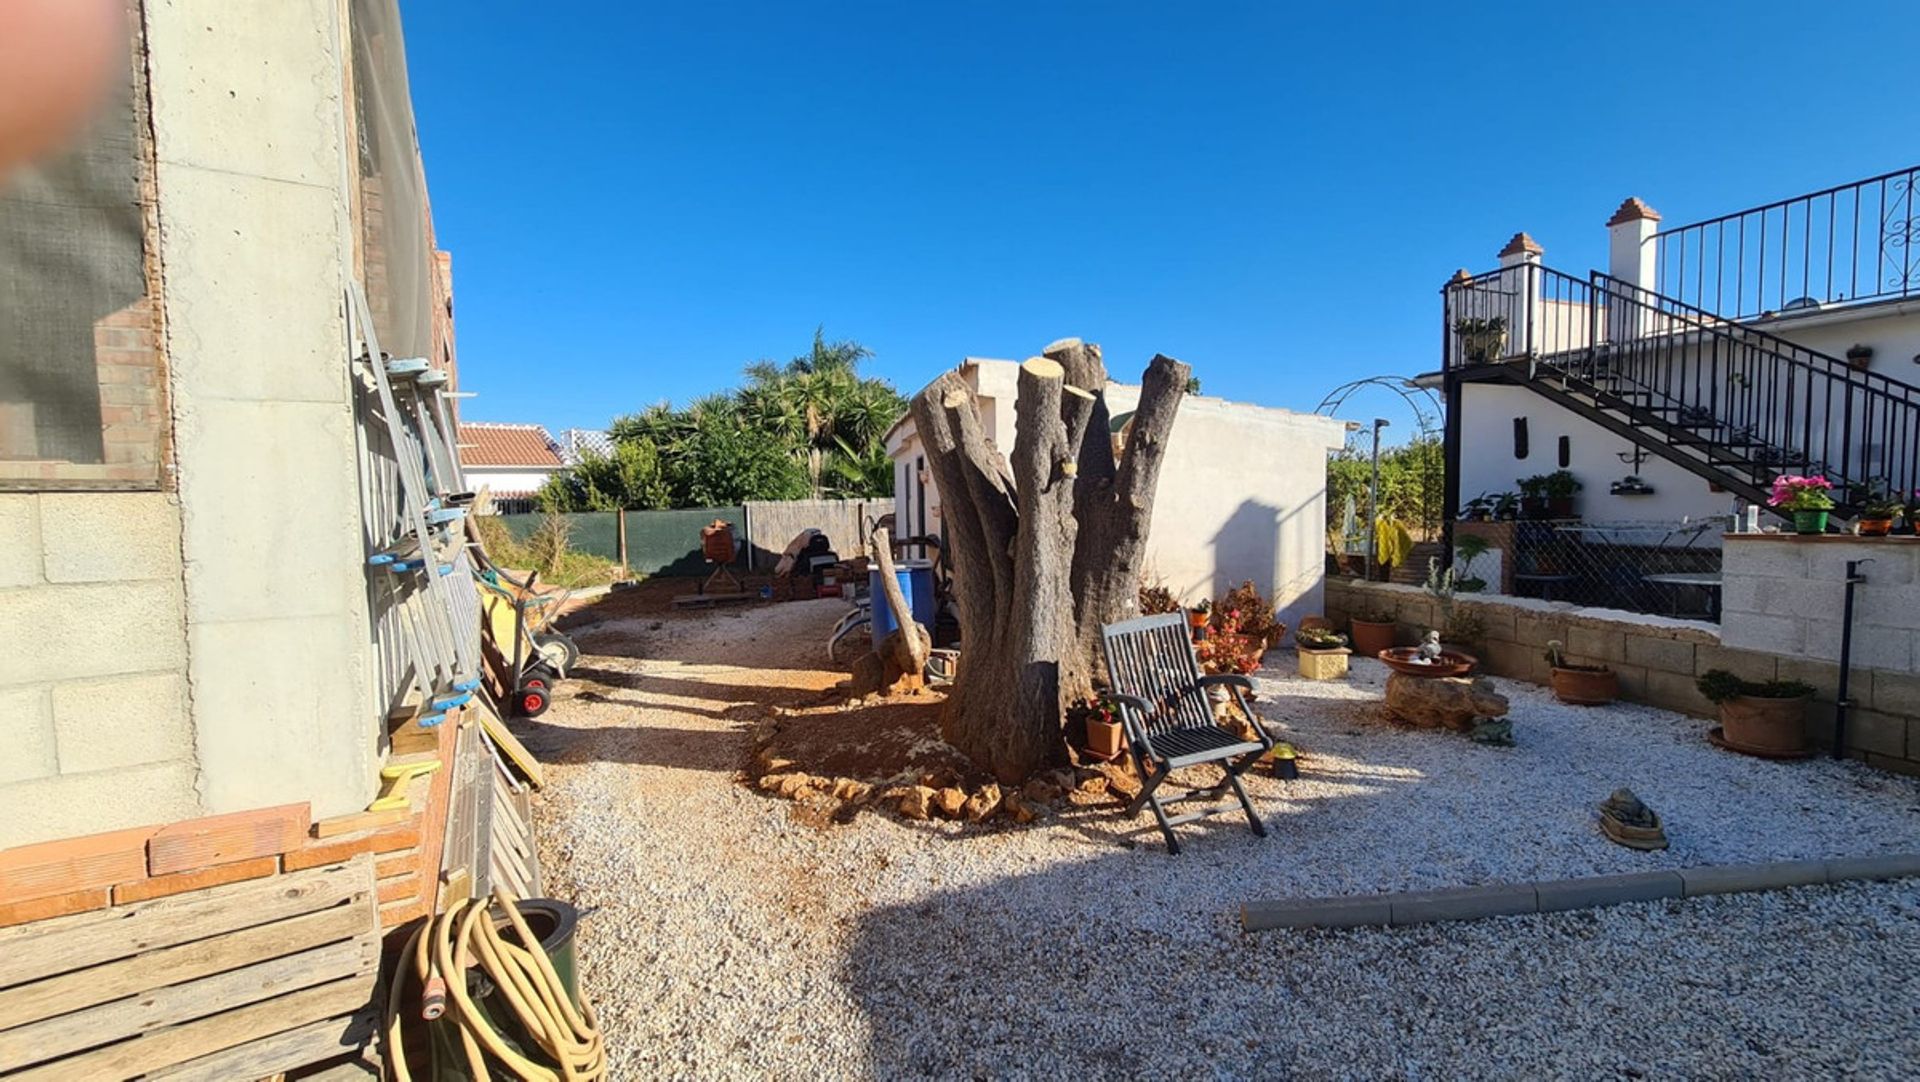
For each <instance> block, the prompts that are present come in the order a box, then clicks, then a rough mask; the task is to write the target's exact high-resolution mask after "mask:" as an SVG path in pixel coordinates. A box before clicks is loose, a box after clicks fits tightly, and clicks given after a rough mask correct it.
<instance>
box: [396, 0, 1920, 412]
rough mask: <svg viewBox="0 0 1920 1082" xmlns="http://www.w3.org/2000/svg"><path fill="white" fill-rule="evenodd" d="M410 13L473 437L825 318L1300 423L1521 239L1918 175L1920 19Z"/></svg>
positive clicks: (729, 359)
mask: <svg viewBox="0 0 1920 1082" xmlns="http://www.w3.org/2000/svg"><path fill="white" fill-rule="evenodd" d="M403 8H404V13H405V16H406V19H407V25H406V32H407V46H408V54H409V57H410V62H411V74H412V81H413V96H414V104H415V109H416V113H417V118H418V122H419V129H420V138H421V142H422V145H423V147H424V150H425V155H426V161H427V173H428V179H429V183H430V185H431V190H432V195H433V204H434V212H435V217H436V221H437V224H438V228H439V234H440V239H441V243H442V244H443V245H444V246H445V247H447V248H449V249H450V250H451V251H452V252H453V253H454V261H455V262H454V266H455V274H456V290H457V298H458V313H457V318H458V327H459V335H460V363H461V376H462V383H463V385H464V386H465V387H466V388H467V389H469V390H474V391H478V392H479V393H480V397H479V398H477V399H475V400H474V401H473V402H472V403H470V404H469V406H468V407H466V409H465V412H466V414H467V416H469V417H473V418H476V419H485V420H512V421H533V422H542V423H545V424H547V425H549V426H550V427H553V428H555V429H556V430H557V429H559V428H563V427H598V426H600V425H604V424H605V423H606V422H607V421H608V420H609V419H610V418H611V417H612V416H614V415H616V414H619V413H624V412H629V411H632V410H635V409H638V408H639V407H641V406H643V405H645V404H647V403H650V402H654V401H658V400H661V399H673V400H675V401H681V402H684V401H686V400H688V399H691V398H693V397H695V396H697V395H700V394H702V393H705V392H708V391H712V390H717V389H720V388H722V387H726V386H730V385H732V384H733V383H734V382H736V381H737V378H738V376H739V370H740V368H741V367H742V366H743V365H745V364H746V363H748V362H750V361H753V360H756V359H759V358H763V357H773V358H780V359H784V358H786V357H789V356H792V355H794V354H796V353H799V352H802V351H803V350H804V349H805V347H806V344H807V342H808V340H809V337H810V336H811V334H812V333H813V328H814V327H815V325H816V324H824V325H825V327H826V331H827V334H828V336H829V337H851V338H856V339H858V340H860V341H861V342H863V343H865V344H866V345H868V346H869V347H871V348H872V349H873V350H874V351H875V353H876V354H877V356H876V358H875V360H874V361H873V362H872V371H873V372H874V373H875V374H878V375H881V376H884V377H887V378H890V379H892V380H894V381H895V382H896V383H897V384H898V385H899V386H900V388H901V389H902V390H903V391H907V392H911V391H912V390H914V389H916V388H918V387H919V386H920V385H921V384H923V383H924V382H925V381H926V380H928V379H929V378H931V377H932V376H933V375H934V374H935V373H937V372H938V371H939V370H941V369H942V368H945V367H948V366H950V365H952V364H954V363H956V362H958V361H959V359H960V358H961V357H962V356H965V355H968V354H973V355H979V356H997V357H1011V358H1020V357H1025V356H1029V355H1031V354H1032V353H1034V352H1036V351H1037V350H1038V349H1039V347H1040V346H1042V345H1044V344H1045V343H1046V342H1048V341H1050V340H1052V339H1053V338H1056V337H1060V336H1063V335H1070V334H1071V335H1080V336H1082V337H1085V338H1087V339H1089V340H1092V341H1097V342H1100V343H1102V344H1103V345H1104V346H1105V348H1106V356H1107V363H1108V367H1109V369H1110V370H1111V371H1112V372H1113V373H1114V374H1115V375H1116V377H1117V378H1121V379H1131V378H1134V377H1136V376H1137V375H1138V373H1139V371H1140V369H1141V367H1142V366H1143V365H1144V364H1145V362H1146V360H1147V359H1148V358H1149V357H1151V356H1152V355H1153V353H1154V352H1156V351H1159V352H1164V353H1167V354H1170V355H1172V356H1175V357H1179V358H1181V359H1182V360H1185V361H1188V362H1189V363H1191V364H1192V365H1193V366H1194V370H1195V372H1196V374H1197V375H1199V376H1200V377H1201V379H1202V380H1203V381H1204V384H1205V390H1206V392H1207V393H1209V394H1219V395H1225V396H1227V397H1229V398H1234V399H1240V400H1245V401H1252V402H1259V403H1263V404H1267V405H1274V406H1284V407H1288V408H1293V409H1301V410H1310V409H1312V408H1313V407H1314V406H1315V405H1316V404H1317V403H1318V402H1319V401H1320V398H1321V396H1322V395H1323V394H1325V393H1326V392H1327V391H1328V390H1330V389H1331V388H1333V387H1334V386H1336V385H1338V384H1339V383H1341V382H1344V381H1346V380H1349V379H1353V378H1358V377H1362V376H1368V375H1376V374H1381V373H1404V374H1411V373H1414V372H1418V371H1424V370H1428V369H1431V368H1433V367H1435V365H1436V363H1437V358H1436V349H1437V346H1438V339H1439V312H1438V300H1437V290H1438V288H1439V286H1440V284H1441V283H1442V282H1443V281H1444V280H1445V279H1446V277H1447V276H1448V275H1449V274H1450V273H1451V272H1452V271H1453V270H1454V269H1455V268H1457V267H1461V266H1466V267H1469V268H1471V269H1474V270H1485V269H1489V268H1491V267H1492V266H1494V265H1495V264H1496V260H1495V258H1494V253H1495V252H1496V251H1498V249H1499V248H1500V246H1501V245H1502V244H1503V243H1504V242H1505V241H1506V239H1507V238H1508V237H1509V236H1510V235H1512V233H1513V232H1514V231H1515V230H1519V229H1525V230H1527V231H1529V232H1531V233H1532V234H1533V235H1534V236H1535V237H1536V238H1537V239H1538V240H1539V241H1540V242H1541V243H1542V244H1543V245H1545V247H1546V249H1547V253H1546V261H1547V262H1548V263H1549V264H1550V265H1553V266H1556V267H1560V268H1562V269H1565V270H1568V271H1573V272H1584V271H1585V270H1587V269H1589V268H1592V267H1596V266H1601V265H1602V264H1603V263H1604V260H1605V240H1606V234H1605V230H1604V228H1603V223H1604V222H1605V220H1606V218H1607V216H1608V215H1609V214H1610V213H1611V212H1612V210H1613V208H1614V207H1615V206H1616V205H1617V204H1618V203H1619V202H1620V200H1621V199H1622V198H1623V197H1625V196H1627V195H1630V194H1631V195H1640V196H1643V197H1644V198H1646V199H1647V200H1648V201H1649V202H1651V203H1652V204H1653V205H1654V206H1655V207H1656V208H1657V209H1659V210H1660V211H1661V212H1662V213H1663V214H1664V215H1665V216H1666V222H1667V224H1669V225H1677V224H1681V223H1683V222H1687V221H1692V220H1695V219H1698V218H1704V217H1711V216H1714V215H1718V214H1722V213H1726V212H1729V211H1734V210H1738V209H1741V208H1744V207H1747V206H1751V205H1754V204H1757V203H1762V202H1768V201H1771V200H1773V199H1775V198H1782V197H1786V196H1790V195H1795V194H1799V193H1801V192H1804V191H1809V190H1812V189H1816V188H1822V187H1826V186H1828V185H1831V184H1838V183H1841V182H1845V181H1851V180H1856V179H1860V178H1863V177H1866V176H1868V175H1871V174H1875V173H1880V172H1884V171H1887V170H1890V169H1895V168H1900V167H1905V166H1908V165H1912V164H1914V163H1915V162H1916V161H1920V94H1916V93H1915V89H1914V88H1915V85H1916V84H1915V81H1914V74H1913V71H1912V65H1911V64H1910V63H1909V62H1908V60H1909V58H1910V56H1911V54H1912V53H1913V51H1914V46H1915V36H1914V35H1915V31H1916V30H1920V10H1916V8H1915V6H1914V4H1913V3H1912V0H1842V2H1834V0H1828V2H1826V3H1818V4H1808V3H1805V2H1802V0H1793V2H1787V0H1743V2H1737V3H1736V2H1726V3H1714V4H1708V3H1684V4H1664V3H1662V4H1638V5H1636V4H1625V3H1611V4H1585V5H1575V4H1555V5H1541V4H1534V3H1525V4H1519V3H1516V4H1444V5H1443V4H1432V3H1422V4H1417V5H1414V4H1408V5H1398V4H1368V5H1347V4H1333V3H1326V4H1317V5H1312V6H1310V7H1309V6H1307V5H1294V4H1281V3H1246V4H1240V3H1233V4H1227V3H1194V4H1168V3H1138V4H1131V3H1130V4H1121V3H1110V4H1094V3H1077V4H1069V3H1044V2H1035V0H1029V2H1025V3H1007V4H1000V3H991V4H989V3H965V4H960V3H953V4H940V5H935V4H917V3H899V2H897V0H896V2H892V3H874V4H850V3H831V2H823V3H792V2H790V0H789V2H781V3H760V2H736V3H711V4H708V3H682V4H672V5H665V4H648V3H641V4H634V3H595V2H587V0H580V2H572V3H549V4H537V5H530V4H524V3H506V2H504V0H473V2H465V3H454V2H452V0H430V2H422V0H404V3H403ZM1362 8H1364V9H1366V10H1367V11H1368V12H1369V14H1366V15H1362V14H1361V13H1360V9H1362ZM1349 9H1352V10H1349ZM1387 406H1388V403H1387V402H1386V401H1384V400H1381V399H1365V398H1362V399H1356V400H1355V403H1354V407H1353V410H1352V414H1353V415H1354V416H1365V415H1370V414H1371V413H1373V412H1375V411H1376V410H1382V411H1386V412H1387V413H1388V415H1389V416H1395V417H1399V416H1402V415H1401V414H1399V413H1397V412H1395V411H1392V410H1388V409H1387ZM1403 430H1404V425H1403Z"/></svg>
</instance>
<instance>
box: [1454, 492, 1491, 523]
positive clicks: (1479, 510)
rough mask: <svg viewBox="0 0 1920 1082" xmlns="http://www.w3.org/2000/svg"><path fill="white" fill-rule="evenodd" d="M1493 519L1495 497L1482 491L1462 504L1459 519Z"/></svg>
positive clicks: (1469, 520)
mask: <svg viewBox="0 0 1920 1082" xmlns="http://www.w3.org/2000/svg"><path fill="white" fill-rule="evenodd" d="M1492 519H1493V497H1491V496H1488V495H1487V494H1486V493H1484V492H1482V493H1481V494H1480V495H1478V496H1475V497H1474V498H1473V499H1471V500H1468V501H1467V502H1466V503H1463V504H1461V505H1460V514H1459V521H1461V522H1489V521H1492Z"/></svg>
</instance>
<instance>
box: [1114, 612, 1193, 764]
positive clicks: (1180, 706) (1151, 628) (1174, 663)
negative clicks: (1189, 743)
mask: <svg viewBox="0 0 1920 1082" xmlns="http://www.w3.org/2000/svg"><path fill="white" fill-rule="evenodd" d="M1100 635H1101V638H1102V639H1103V640H1105V645H1106V654H1107V681H1108V682H1109V683H1110V684H1112V685H1113V690H1115V691H1118V692H1121V693H1123V694H1127V695H1137V696H1139V697H1140V698H1142V699H1145V700H1146V701H1147V702H1149V703H1151V704H1153V708H1154V709H1153V712H1152V713H1151V714H1149V715H1148V716H1147V717H1144V718H1141V719H1140V722H1141V724H1142V725H1144V726H1146V730H1147V735H1149V736H1156V735H1158V734H1160V733H1164V732H1169V731H1172V730H1174V729H1193V728H1198V727H1201V726H1207V725H1214V724H1217V723H1216V722H1215V721H1214V719H1213V709H1212V707H1211V706H1209V705H1208V703H1207V695H1206V692H1204V691H1202V690H1201V689H1200V663H1199V661H1198V660H1196V659H1195V657H1194V656H1193V639H1192V637H1191V633H1190V632H1189V631H1188V629H1187V617H1186V614H1185V613H1181V612H1170V613H1166V614H1164V615H1160V616H1142V617H1140V618H1139V619H1137V620H1123V621H1121V622H1120V623H1117V624H1108V625H1107V626H1105V627H1103V628H1101V629H1100Z"/></svg>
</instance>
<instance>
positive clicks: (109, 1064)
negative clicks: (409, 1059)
mask: <svg viewBox="0 0 1920 1082" xmlns="http://www.w3.org/2000/svg"><path fill="white" fill-rule="evenodd" d="M379 966H380V930H379V926H378V923H377V921H376V918H375V915H374V886H373V858H372V856H371V855H368V854H362V855H360V856H356V857H354V858H352V859H351V860H346V861H342V862H340V863H337V864H328V865H324V866H322V867H318V868H312V869H308V870H305V871H299V872H291V873H288V874H286V875H275V876H269V877H267V878H264V879H254V880H249V881H247V882H244V883H235V884H231V885H229V886H222V887H213V888H210V889H207V890H199V891H193V892H191V893H186V894H176V895H172V896H170V897H166V898H161V899H157V900H154V901H151V902H143V903H139V904H135V905H125V906H115V907H113V908H110V909H101V910H95V911H93V912H90V913H77V914H74V915H73V916H69V917H60V918H57V919H55V920H48V921H40V922H38V923H34V924H24V925H19V926H16V927H12V928H6V929H0V1079H7V1080H8V1082H14V1080H20V1082H26V1080H33V1082H42V1080H50V1079H94V1078H121V1079H124V1078H168V1079H210V1080H211V1079H250V1078H260V1077H263V1076H266V1075H271V1074H275V1073H277V1072H280V1071H284V1070H288V1069H290V1068H293V1067H298V1066H302V1065H305V1064H309V1063H316V1062H320V1061H322V1060H326V1059H329V1058H332V1057H336V1056H339V1055H341V1054H343V1053H346V1052H351V1051H353V1050H354V1049H356V1048H360V1047H364V1046H365V1045H366V1044H367V1043H368V1041H369V1040H371V1037H372V1031H373V1029H374V1026H375V1024H376V1016H375V999H376V996H375V986H376V984H377V983H378V979H377V978H378V971H379Z"/></svg>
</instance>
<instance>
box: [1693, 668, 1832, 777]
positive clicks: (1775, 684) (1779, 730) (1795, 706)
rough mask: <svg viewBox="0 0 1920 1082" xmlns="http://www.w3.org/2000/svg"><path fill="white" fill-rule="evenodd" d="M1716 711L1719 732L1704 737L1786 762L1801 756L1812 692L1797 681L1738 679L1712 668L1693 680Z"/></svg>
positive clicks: (1804, 748) (1752, 753)
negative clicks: (1715, 706)
mask: <svg viewBox="0 0 1920 1082" xmlns="http://www.w3.org/2000/svg"><path fill="white" fill-rule="evenodd" d="M1695 686H1697V687H1698V688H1699V689H1700V694H1702V695H1704V696H1706V697H1707V699H1708V700H1709V701H1711V702H1713V703H1715V704H1716V705H1718V706H1719V707H1720V728H1719V730H1718V731H1717V732H1716V733H1710V734H1708V735H1709V736H1717V737H1718V740H1717V742H1718V743H1721V744H1724V745H1725V746H1727V747H1729V748H1732V749H1733V750H1735V751H1744V752H1747V753H1748V754H1750V755H1764V756H1774V757H1779V758H1791V757H1795V756H1799V755H1804V754H1806V747H1807V745H1806V738H1807V731H1806V716H1807V702H1808V701H1809V700H1811V699H1812V698H1813V688H1812V687H1811V686H1810V685H1807V684H1803V683H1801V682H1800V681H1798V680H1768V681H1764V682H1756V681H1752V680H1744V679H1742V678H1740V677H1738V676H1735V675H1734V674H1733V673H1730V672H1728V671H1727V670H1725V669H1713V670H1710V671H1709V672H1707V673H1706V674H1704V675H1703V676H1701V677H1700V679H1699V680H1698V681H1696V682H1695Z"/></svg>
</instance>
